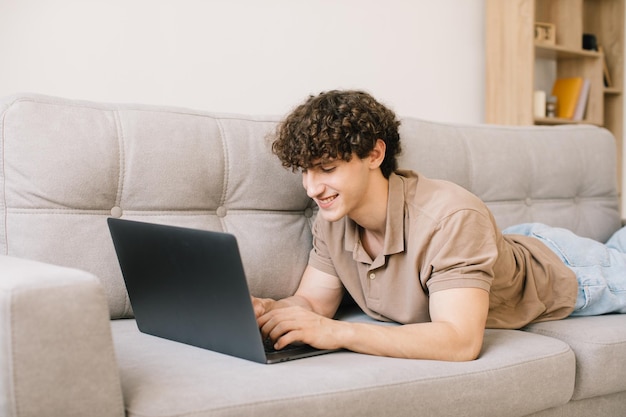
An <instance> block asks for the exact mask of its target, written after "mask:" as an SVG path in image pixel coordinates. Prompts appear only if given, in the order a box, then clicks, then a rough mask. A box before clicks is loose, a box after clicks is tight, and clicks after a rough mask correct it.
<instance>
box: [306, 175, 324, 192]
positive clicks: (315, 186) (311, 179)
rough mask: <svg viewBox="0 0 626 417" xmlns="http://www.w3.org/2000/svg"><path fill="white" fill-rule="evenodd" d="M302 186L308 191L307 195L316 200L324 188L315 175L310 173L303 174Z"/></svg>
mask: <svg viewBox="0 0 626 417" xmlns="http://www.w3.org/2000/svg"><path fill="white" fill-rule="evenodd" d="M302 185H303V186H304V189H305V190H306V194H307V195H308V196H309V197H311V198H315V197H317V196H318V195H320V192H321V191H322V190H323V188H324V187H323V186H322V184H321V183H320V182H319V181H317V179H316V177H315V175H314V174H312V173H310V172H304V173H302Z"/></svg>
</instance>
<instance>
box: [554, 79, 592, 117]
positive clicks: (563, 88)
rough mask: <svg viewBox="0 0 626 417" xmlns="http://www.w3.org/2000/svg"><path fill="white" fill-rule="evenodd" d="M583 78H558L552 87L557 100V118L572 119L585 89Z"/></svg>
mask: <svg viewBox="0 0 626 417" xmlns="http://www.w3.org/2000/svg"><path fill="white" fill-rule="evenodd" d="M583 82H584V81H583V78H582V77H571V78H558V79H557V80H556V81H555V82H554V86H553V87H552V95H553V96H556V99H557V116H558V117H562V118H564V119H572V118H573V117H574V112H575V110H576V104H577V103H578V97H579V96H580V92H581V90H582V87H583Z"/></svg>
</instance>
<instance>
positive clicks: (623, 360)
mask: <svg viewBox="0 0 626 417" xmlns="http://www.w3.org/2000/svg"><path fill="white" fill-rule="evenodd" d="M276 121H277V118H275V117H255V116H241V115H221V114H214V113H207V112H203V111H194V110H187V109H180V108H169V107H156V106H145V105H126V104H122V105H118V104H103V103H90V102H82V101H72V100H66V99H62V98H54V97H45V96H39V95H32V94H23V95H15V96H11V97H5V98H4V99H2V101H0V155H1V158H0V254H1V255H0V415H1V416H20V417H25V416H59V417H69V416H93V417H95V416H124V415H127V416H137V417H139V416H141V417H148V416H162V417H165V416H178V417H183V416H184V417H201V416H252V415H253V416H294V415H295V416H342V417H346V416H383V415H387V416H417V415H423V416H461V415H462V416H481V417H485V416H526V415H535V416H590V415H594V416H597V415H604V416H618V415H625V414H626V411H625V410H626V315H609V316H603V317H590V318H577V319H566V320H563V321H559V322H552V323H543V324H538V325H532V326H529V327H528V328H527V329H524V331H504V330H487V331H486V336H485V343H484V347H483V350H482V353H481V355H480V357H479V359H477V360H475V361H472V362H465V363H448V362H437V361H421V360H401V359H392V358H381V357H373V356H367V355H360V354H355V353H351V352H339V353H333V354H329V355H323V356H319V357H314V358H309V359H303V360H297V361H293V362H287V363H282V364H276V365H261V364H258V363H254V362H249V361H246V360H242V359H238V358H234V357H229V356H225V355H222V354H218V353H215V352H211V351H207V350H203V349H199V348H195V347H191V346H187V345H183V344H180V343H176V342H171V341H168V340H164V339H160V338H157V337H153V336H149V335H146V334H143V333H140V332H139V331H138V330H137V328H136V325H135V322H134V320H133V319H132V309H131V306H130V304H129V300H128V298H127V294H126V291H125V287H124V284H123V281H122V278H121V274H120V271H119V266H118V264H117V261H116V258H115V255H114V251H113V246H112V243H111V240H110V237H109V233H108V230H107V226H106V219H107V218H108V217H110V216H113V217H123V218H127V219H135V220H142V221H149V222H156V223H167V224H175V225H182V226H188V227H196V228H205V229H215V230H225V231H228V232H231V233H233V234H235V235H236V236H237V237H238V240H239V245H240V249H241V252H242V257H243V259H244V267H245V269H246V272H247V275H248V279H249V284H250V288H251V291H252V292H253V293H254V294H256V295H258V296H263V297H283V296H286V295H288V294H290V293H292V292H293V291H294V290H295V288H296V286H297V284H298V278H299V275H300V273H301V272H302V270H303V268H304V266H305V264H306V262H307V256H308V252H309V249H310V247H311V234H310V226H311V223H312V221H313V219H314V216H315V209H314V204H313V203H312V202H311V201H310V200H309V199H308V198H307V196H306V194H305V192H304V190H303V189H302V186H301V181H300V178H299V176H298V175H297V174H293V173H292V172H290V171H288V170H285V169H283V168H282V167H281V166H280V163H279V162H278V160H277V159H276V158H275V157H273V156H272V155H271V153H270V150H269V141H268V139H267V135H268V133H270V132H271V131H272V130H273V128H274V126H275V123H276ZM401 134H402V140H403V148H404V151H403V154H402V157H401V164H400V165H401V166H402V167H404V168H412V169H415V170H418V171H420V172H422V173H423V174H425V175H427V176H431V177H438V178H446V179H449V180H451V181H454V182H457V183H459V184H461V185H462V186H464V187H466V188H468V189H470V190H471V191H473V192H474V193H476V194H477V195H478V196H480V197H481V198H482V199H483V200H485V201H486V202H487V203H488V205H489V206H490V207H491V209H492V210H493V212H494V213H495V216H496V218H497V220H498V222H499V224H500V226H501V227H506V226H509V225H512V224H516V223H520V222H525V221H541V222H545V223H549V224H553V225H557V226H563V227H568V228H570V229H572V230H574V231H576V232H577V233H579V234H581V235H585V236H588V237H592V238H594V239H597V240H602V241H603V240H606V239H607V238H608V237H609V236H610V235H611V234H612V232H614V231H615V230H616V229H617V228H618V227H620V215H619V211H618V196H617V192H616V181H615V178H616V172H615V171H616V169H615V146H614V139H613V137H612V136H611V135H610V134H609V132H608V131H606V130H604V129H600V128H596V127H591V126H565V127H496V126H485V125H475V126H461V125H453V124H439V123H431V122H427V121H422V120H416V119H408V118H407V119H403V123H402V127H401ZM348 310H349V309H348ZM341 314H342V315H343V317H349V318H350V319H352V320H368V319H367V318H366V317H364V316H363V315H362V314H359V313H358V312H354V311H348V312H342V313H341Z"/></svg>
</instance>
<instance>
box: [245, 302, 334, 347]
mask: <svg viewBox="0 0 626 417" xmlns="http://www.w3.org/2000/svg"><path fill="white" fill-rule="evenodd" d="M257 321H258V323H259V327H260V328H261V332H262V333H263V337H269V338H270V339H271V340H273V341H274V342H275V344H274V347H275V348H276V349H282V348H284V347H285V346H287V345H289V344H292V343H297V342H302V343H306V344H307V345H311V346H313V347H316V348H318V349H337V348H339V347H340V343H339V342H338V340H337V336H338V334H339V332H340V330H341V328H342V323H340V322H338V321H336V320H332V319H329V318H327V317H323V316H320V315H319V314H317V313H314V312H312V311H310V310H308V309H306V308H304V307H301V306H290V307H284V308H277V309H275V310H271V311H269V312H267V313H266V314H263V315H261V316H260V317H258V318H257Z"/></svg>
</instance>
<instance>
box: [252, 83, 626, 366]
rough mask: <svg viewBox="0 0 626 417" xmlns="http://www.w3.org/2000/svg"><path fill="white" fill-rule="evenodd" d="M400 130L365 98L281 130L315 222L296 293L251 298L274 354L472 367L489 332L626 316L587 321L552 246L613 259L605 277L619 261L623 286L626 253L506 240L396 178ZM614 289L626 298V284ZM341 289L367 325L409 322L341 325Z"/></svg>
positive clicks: (434, 185) (287, 160)
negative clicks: (298, 346)
mask: <svg viewBox="0 0 626 417" xmlns="http://www.w3.org/2000/svg"><path fill="white" fill-rule="evenodd" d="M399 124H400V123H399V121H398V120H397V119H396V116H395V114H394V113H393V112H392V111H391V110H389V109H388V108H386V107H385V106H383V105H382V104H380V103H378V102H377V101H376V100H375V99H374V98H373V97H371V96H370V95H368V94H367V93H364V92H359V91H331V92H327V93H322V94H320V95H319V96H316V97H310V98H309V99H308V100H307V101H306V102H305V103H304V104H302V105H300V106H299V107H297V108H296V109H295V110H294V111H293V112H292V113H291V114H290V115H289V116H288V117H287V118H286V119H285V120H284V121H283V122H282V123H281V124H280V126H279V128H278V131H277V138H276V140H275V141H274V143H273V151H274V153H275V154H276V155H277V156H278V157H279V158H280V160H281V161H282V163H283V165H284V166H285V167H289V168H292V169H294V170H297V169H299V170H301V171H302V184H303V186H304V188H305V189H306V191H307V194H308V195H309V197H311V198H312V199H314V200H315V202H316V203H317V205H318V206H319V213H318V216H317V219H316V222H315V224H314V227H313V249H312V250H311V254H310V258H309V263H308V266H307V268H306V270H305V271H304V274H303V276H302V280H301V283H300V286H299V288H298V290H297V291H296V293H295V294H294V295H293V296H292V297H288V298H286V299H283V300H278V301H276V300H271V299H259V298H253V303H254V307H255V313H256V315H257V320H258V323H259V327H260V328H261V330H262V333H263V335H264V336H266V337H270V338H271V339H272V340H273V341H274V342H275V347H276V348H277V349H281V348H283V347H284V346H286V345H288V344H290V343H294V342H304V343H307V344H310V345H312V346H315V347H317V348H344V349H348V350H352V351H355V352H361V353H368V354H373V355H383V356H393V357H403V358H421V359H439V360H454V361H464V360H472V359H475V358H477V357H478V355H479V353H480V350H481V347H482V342H483V334H484V329H485V327H490V328H520V327H523V326H524V325H526V324H528V323H531V322H538V321H545V320H556V319H562V318H565V317H567V316H569V315H570V314H572V312H573V311H574V310H575V309H576V312H577V313H579V314H600V313H604V312H608V311H622V312H626V308H625V307H624V305H625V304H626V302H625V301H624V300H623V299H622V300H617V301H615V300H614V299H613V301H610V302H608V304H610V306H608V307H607V302H606V300H604V301H603V302H602V303H597V304H594V305H603V306H604V309H603V310H593V311H592V310H588V311H589V313H586V312H585V308H587V307H589V306H588V305H589V300H587V299H586V298H585V294H584V291H582V290H581V291H579V289H578V288H579V283H578V281H577V279H576V278H577V275H576V273H575V272H576V271H575V267H576V265H566V264H565V263H564V262H563V260H570V259H571V254H570V253H566V254H563V253H562V251H561V249H560V248H559V247H554V244H553V242H555V241H556V242H559V241H565V242H570V243H568V244H567V245H566V246H567V248H566V249H567V250H570V249H571V248H572V247H573V246H574V247H577V246H576V245H572V244H571V242H582V243H580V244H581V245H585V248H584V249H583V250H579V252H580V253H578V254H574V255H581V254H584V255H586V254H587V253H588V252H589V249H588V247H593V248H594V250H595V251H597V253H598V254H597V256H596V257H595V258H594V261H593V262H596V263H597V262H598V259H600V258H602V257H603V256H604V254H607V255H606V256H607V257H611V260H612V261H613V265H612V266H611V268H613V269H611V268H608V269H610V271H615V265H616V263H617V267H618V270H619V269H620V268H621V273H622V276H626V262H625V261H624V259H625V257H624V256H623V255H622V254H621V253H620V252H618V251H617V250H616V249H608V248H607V247H606V246H604V245H602V244H599V243H597V242H593V241H590V240H589V239H581V238H578V237H576V236H573V235H571V236H570V234H569V232H566V231H564V230H561V229H551V228H548V227H547V226H543V225H522V226H519V227H518V228H517V229H516V230H514V231H515V233H518V234H502V233H501V231H500V230H499V229H498V227H497V226H496V223H495V220H494V218H493V216H492V214H491V212H490V211H489V209H488V208H487V207H486V206H485V204H484V203H483V202H482V201H480V200H479V199H478V198H477V197H476V196H474V195H473V194H471V193H469V192H468V191H466V190H465V189H463V188H461V187H460V186H457V185H454V184H452V183H449V182H446V181H441V180H431V179H428V178H426V177H424V176H422V175H419V174H416V173H414V172H409V171H400V170H397V162H396V156H397V154H398V153H399V151H400V137H399V134H398V126H399ZM523 235H526V236H523ZM620 239H622V240H623V241H625V242H626V238H624V237H621V235H618V234H616V237H615V239H613V241H614V242H619V241H620ZM542 240H543V241H548V242H551V243H550V245H552V246H551V247H548V246H547V245H546V244H544V243H543V242H542ZM594 243H595V244H594ZM607 259H608V258H607ZM602 260H603V261H604V260H605V259H604V258H602ZM616 273H618V272H616ZM616 273H613V275H615V276H616V277H617V275H616ZM579 275H585V274H579ZM587 275H588V274H587ZM604 278H605V277H601V279H604ZM579 279H580V277H579ZM615 281H618V282H621V284H619V285H622V286H623V287H622V288H625V287H626V285H625V284H624V282H625V281H626V279H624V278H616V279H615ZM587 284H588V283H586V284H585V285H587ZM613 286H614V285H613ZM580 287H581V288H584V285H580ZM609 287H610V286H609V285H604V288H605V289H607V288H609ZM625 289H626V288H625ZM344 291H348V293H349V294H350V295H351V296H352V298H353V299H354V300H355V301H356V303H357V304H358V305H359V306H360V308H361V309H363V311H365V312H366V313H367V314H368V315H369V316H371V317H373V318H375V319H378V320H383V321H395V322H398V323H401V324H403V325H402V326H378V325H375V324H366V323H348V322H341V321H337V320H333V319H332V317H333V316H334V314H335V313H336V311H337V308H338V306H339V304H340V302H341V300H342V297H343V293H344ZM605 292H606V291H605ZM624 294H626V292H625V293H624ZM605 295H606V297H614V295H613V294H612V293H611V294H610V295H607V294H605ZM622 298H626V297H624V296H622ZM611 302H613V303H614V304H611ZM594 308H595V307H594Z"/></svg>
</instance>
